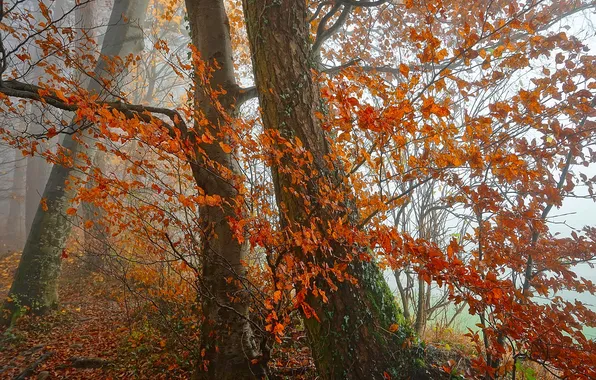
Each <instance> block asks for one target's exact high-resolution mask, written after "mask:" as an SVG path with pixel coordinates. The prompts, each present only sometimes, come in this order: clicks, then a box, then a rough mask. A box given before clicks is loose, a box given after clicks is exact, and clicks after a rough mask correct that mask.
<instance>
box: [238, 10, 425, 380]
mask: <svg viewBox="0 0 596 380" xmlns="http://www.w3.org/2000/svg"><path fill="white" fill-rule="evenodd" d="M243 4H244V11H245V17H246V24H247V30H248V36H249V40H250V44H251V51H252V57H253V66H254V72H255V78H256V84H257V89H258V93H259V100H260V105H261V110H262V117H263V124H264V126H265V128H266V129H273V130H277V131H279V134H280V135H281V136H282V137H285V138H287V139H292V138H294V137H297V138H299V139H300V140H301V142H302V144H303V146H304V149H306V150H307V151H308V152H310V153H311V154H312V155H313V159H314V168H312V169H311V170H313V171H317V172H318V173H319V174H320V176H321V177H322V178H323V179H324V180H327V183H328V184H329V185H330V186H331V187H333V186H340V187H341V186H345V185H342V184H341V178H342V176H343V174H342V169H341V168H340V167H337V166H336V167H335V168H333V169H331V168H329V165H328V164H327V163H326V160H325V155H326V154H328V145H327V142H326V139H325V133H324V131H323V129H322V128H321V125H320V122H319V120H318V119H317V117H316V115H315V112H317V111H321V110H322V107H321V100H320V94H319V88H318V85H317V83H316V81H315V80H314V79H313V77H312V74H311V70H312V69H313V67H314V62H313V61H312V60H311V52H310V46H309V43H308V38H309V34H308V23H307V21H306V20H307V12H306V2H305V1H303V0H299V1H297V0H244V2H243ZM279 148H280V149H283V146H280V147H279ZM290 161H291V160H289V159H288V160H286V163H288V162H290ZM290 165H291V162H290ZM272 170H273V180H274V183H275V189H276V197H277V200H278V205H279V207H280V210H282V209H285V210H287V211H286V212H285V213H282V223H284V224H285V226H289V227H290V228H297V229H298V228H300V226H301V225H303V226H306V228H309V226H310V222H311V221H312V219H311V218H312V214H309V211H310V210H309V209H307V208H306V207H305V206H304V202H303V201H302V200H301V199H300V198H299V197H297V196H296V195H295V194H296V193H297V194H307V196H308V197H309V199H310V200H311V201H312V202H313V203H314V206H312V207H311V209H316V208H317V206H316V202H317V199H318V197H319V194H318V192H317V185H316V184H315V185H313V184H307V185H304V186H302V185H296V184H295V183H293V182H292V178H291V175H290V174H288V172H287V171H286V170H282V169H281V168H279V167H275V166H274V167H273V168H272ZM319 183H320V182H319ZM292 190H294V191H292ZM342 190H343V191H344V192H345V193H346V194H347V195H348V198H349V197H350V196H353V194H350V190H349V189H348V188H347V186H345V188H343V189H342ZM346 203H347V204H349V203H350V202H349V200H346ZM346 209H347V211H345V212H344V215H343V216H346V217H347V220H349V221H351V222H352V223H356V222H357V212H356V210H354V208H353V207H349V206H347V207H346ZM346 214H347V215H346ZM316 216H317V218H319V223H321V225H320V226H319V229H320V230H325V226H324V225H325V224H327V223H333V221H334V220H337V218H339V217H342V215H337V213H334V212H333V211H331V210H325V209H324V208H320V207H319V210H318V211H317V215H316ZM352 249H353V247H346V246H345V245H343V244H339V243H337V244H334V245H333V252H332V255H330V254H328V253H323V252H318V253H317V254H315V255H314V257H313V256H306V255H304V256H303V257H302V259H303V260H312V261H313V262H314V263H317V264H318V265H322V263H323V262H324V263H326V264H327V265H330V266H333V265H334V260H333V259H331V256H335V257H336V258H337V257H340V258H341V257H346V256H347V255H348V254H350V253H352ZM297 254H300V253H297ZM348 271H349V272H350V274H351V275H352V276H355V277H356V278H357V280H358V285H354V284H352V283H350V282H348V281H344V282H338V283H336V285H337V286H338V289H337V290H336V291H335V292H332V291H330V290H329V289H326V288H325V284H324V281H320V283H319V284H318V286H319V287H321V288H322V289H325V290H327V291H328V292H327V296H328V298H329V301H328V303H326V304H324V303H322V301H321V299H320V298H319V297H314V296H312V295H310V296H309V297H308V298H307V301H308V302H309V304H310V305H311V306H312V307H313V308H314V309H315V311H316V313H317V315H318V317H319V318H320V320H321V321H320V323H319V322H318V321H317V320H315V319H314V318H310V319H308V318H306V319H305V324H306V327H307V331H308V335H309V338H310V341H311V348H312V352H313V356H314V360H315V364H316V366H317V370H318V372H319V375H320V376H321V378H324V379H383V378H384V376H385V373H386V374H388V375H390V376H391V378H410V377H412V376H418V375H414V373H415V371H414V370H413V367H414V366H415V362H416V359H415V357H416V356H415V355H414V353H413V352H412V350H411V349H408V348H405V347H404V345H403V343H404V342H405V341H406V340H407V338H408V337H409V336H410V329H409V328H408V327H407V326H406V323H405V320H404V318H403V316H402V314H401V313H400V311H399V309H398V308H397V305H396V303H395V300H394V297H393V295H392V294H391V292H390V291H389V288H388V286H387V284H386V283H385V281H384V278H383V276H382V274H381V272H380V271H379V269H378V268H377V267H376V265H375V264H374V263H370V262H363V261H357V260H356V261H353V262H352V263H351V264H350V265H349V268H348ZM394 323H397V324H398V325H400V328H399V329H398V330H397V331H396V332H395V333H390V332H389V328H390V325H391V324H394Z"/></svg>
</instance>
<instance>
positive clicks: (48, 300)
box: [4, 0, 148, 322]
mask: <svg viewBox="0 0 596 380" xmlns="http://www.w3.org/2000/svg"><path fill="white" fill-rule="evenodd" d="M147 5H148V0H116V1H115V2H114V8H113V9H112V14H111V16H110V21H109V27H108V30H107V32H106V36H105V39H104V43H103V45H102V50H101V53H102V56H108V57H110V56H117V55H127V54H129V53H135V52H139V51H141V50H142V48H143V38H142V36H143V35H142V31H141V30H140V28H139V27H138V20H139V19H144V16H145V13H146V11H147ZM123 15H124V16H125V17H126V22H125V19H124V18H123ZM106 65H107V63H106V61H105V60H104V59H100V60H99V61H98V63H97V67H96V69H95V75H96V76H97V77H101V76H102V74H103V73H104V72H105V69H106ZM99 83H100V81H90V82H89V85H88V90H89V91H90V92H96V93H101V91H102V88H101V87H100V84H99ZM62 146H63V147H64V148H65V149H66V150H67V151H68V152H70V155H71V157H76V156H77V153H79V152H81V151H82V150H83V149H84V148H83V147H82V146H81V145H80V144H79V143H78V142H77V141H76V140H74V139H73V138H72V137H71V136H70V135H66V136H65V138H64V140H63V142H62ZM75 174H76V170H74V168H73V167H70V166H63V165H54V166H53V167H52V171H51V173H50V177H49V179H48V181H47V183H46V186H45V190H44V192H43V198H45V200H46V204H47V211H44V210H43V208H42V207H41V205H39V207H38V208H37V212H36V214H35V218H34V220H33V222H32V226H31V230H30V232H29V235H28V237H27V242H26V243H25V248H24V249H23V255H22V256H21V261H20V262H19V266H18V268H17V271H16V273H15V277H14V280H13V283H12V287H11V289H10V292H9V297H10V301H9V302H7V303H6V304H5V309H6V311H7V312H8V313H7V314H8V315H5V316H4V318H5V321H8V322H10V321H11V320H12V319H13V316H15V315H18V314H20V313H21V312H22V311H23V307H26V308H29V309H30V310H31V311H32V312H34V313H36V314H41V313H44V312H45V311H47V310H48V309H51V308H53V307H55V306H56V304H57V302H58V294H57V280H58V275H59V273H60V261H61V254H62V249H63V248H64V243H65V241H66V238H67V237H68V235H69V233H70V229H71V224H70V222H69V220H68V219H67V217H66V210H67V209H68V208H69V207H70V202H69V200H70V199H71V198H72V196H73V195H74V193H75V189H73V188H68V187H67V186H66V185H65V183H66V181H67V180H68V179H69V177H70V176H73V175H75Z"/></svg>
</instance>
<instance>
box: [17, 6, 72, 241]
mask: <svg viewBox="0 0 596 380" xmlns="http://www.w3.org/2000/svg"><path fill="white" fill-rule="evenodd" d="M45 5H46V6H47V7H48V8H49V9H50V11H51V12H52V18H53V19H58V18H60V17H62V14H63V13H62V11H63V9H64V7H65V4H64V0H57V1H52V2H49V1H45ZM35 6H37V4H35V5H34V7H35ZM34 17H35V19H36V20H39V21H43V20H45V19H44V16H43V15H42V14H41V12H35V13H34ZM30 49H31V56H32V57H33V58H32V62H36V61H37V60H39V59H42V58H43V54H42V52H41V51H40V49H39V48H38V47H37V46H36V45H35V44H31V47H30ZM44 61H45V63H46V64H51V63H54V64H56V63H57V62H56V60H55V59H54V58H53V57H45V58H44ZM31 79H32V81H33V82H34V83H35V84H37V82H38V81H40V82H44V81H45V80H46V79H47V74H46V72H45V67H44V66H37V67H34V68H33V70H32V72H31ZM31 114H32V123H31V125H29V126H28V128H27V131H28V132H30V133H31V134H33V135H41V134H43V132H44V130H45V128H44V121H43V117H44V109H43V106H41V105H32V106H31ZM49 146H50V144H49V142H47V141H42V142H41V144H40V147H39V148H38V149H40V151H41V150H42V149H43V150H45V149H48V148H49ZM51 169H52V164H51V163H49V162H47V161H46V160H45V158H43V157H41V154H39V155H35V156H28V157H27V177H26V178H27V184H26V195H25V228H26V231H27V235H28V234H29V231H30V229H31V225H32V224H33V219H34V218H35V213H36V211H37V207H38V206H39V202H40V201H41V197H42V193H43V189H44V187H45V185H46V182H47V181H48V176H49V174H50V171H51Z"/></svg>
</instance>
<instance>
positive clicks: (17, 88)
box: [0, 81, 188, 137]
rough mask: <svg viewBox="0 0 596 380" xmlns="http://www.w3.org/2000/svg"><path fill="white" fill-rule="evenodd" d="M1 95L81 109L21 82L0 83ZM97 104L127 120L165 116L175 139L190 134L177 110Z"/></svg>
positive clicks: (67, 109)
mask: <svg viewBox="0 0 596 380" xmlns="http://www.w3.org/2000/svg"><path fill="white" fill-rule="evenodd" d="M0 93H3V94H5V95H8V96H12V97H17V98H21V99H31V100H36V101H39V102H43V103H46V104H49V105H51V106H53V107H55V108H58V109H61V110H64V111H71V112H75V111H77V110H78V109H79V108H80V106H79V105H78V104H70V103H68V102H65V101H64V100H63V99H61V98H60V97H59V96H58V95H57V94H56V92H55V91H52V90H47V89H44V88H41V87H39V86H35V85H31V84H27V83H23V82H19V81H6V82H0ZM44 93H47V94H44ZM42 94H43V95H42ZM95 104H97V105H100V106H107V107H108V108H109V109H112V110H117V111H119V112H121V113H122V114H124V116H125V117H126V118H127V119H134V118H137V119H139V120H141V121H144V122H146V123H150V122H151V121H153V120H155V118H154V117H153V115H151V114H158V115H163V116H166V117H168V118H169V119H170V120H171V121H172V124H173V125H169V124H167V123H165V122H164V123H163V126H165V127H166V128H167V129H168V130H169V132H170V135H172V136H173V137H174V136H176V132H175V131H176V130H178V131H179V132H180V134H181V135H182V136H186V135H187V134H188V128H187V126H186V123H185V122H184V119H183V118H182V116H181V115H180V114H179V113H178V111H176V110H172V109H169V108H160V107H153V106H144V105H138V104H129V103H124V102H121V101H115V102H105V101H99V102H95ZM157 120H159V119H157Z"/></svg>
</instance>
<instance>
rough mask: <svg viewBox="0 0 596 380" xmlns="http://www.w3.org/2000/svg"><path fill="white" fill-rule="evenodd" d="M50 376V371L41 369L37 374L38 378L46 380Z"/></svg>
mask: <svg viewBox="0 0 596 380" xmlns="http://www.w3.org/2000/svg"><path fill="white" fill-rule="evenodd" d="M49 377H50V372H48V371H41V372H40V373H38V374H37V380H46V379H48V378H49Z"/></svg>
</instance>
